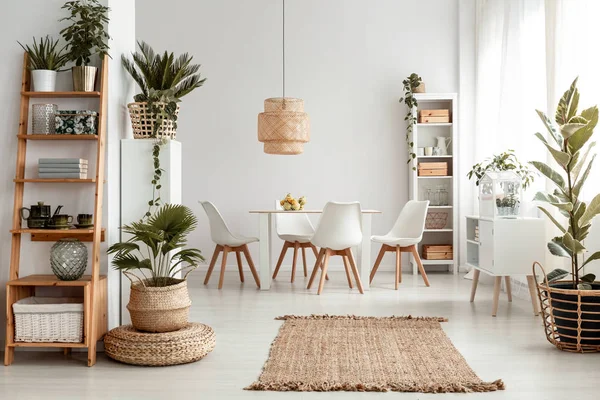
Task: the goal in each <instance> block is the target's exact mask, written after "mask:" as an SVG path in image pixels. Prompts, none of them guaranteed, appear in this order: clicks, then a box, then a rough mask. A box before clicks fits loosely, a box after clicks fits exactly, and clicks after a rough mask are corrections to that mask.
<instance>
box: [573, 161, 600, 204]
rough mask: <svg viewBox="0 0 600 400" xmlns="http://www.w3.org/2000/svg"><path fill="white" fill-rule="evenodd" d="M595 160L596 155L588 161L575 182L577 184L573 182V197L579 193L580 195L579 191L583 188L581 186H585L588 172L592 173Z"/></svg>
mask: <svg viewBox="0 0 600 400" xmlns="http://www.w3.org/2000/svg"><path fill="white" fill-rule="evenodd" d="M595 159H596V154H594V155H593V156H592V159H591V160H590V162H589V163H588V165H587V167H586V168H585V171H584V172H583V174H582V175H581V176H580V177H579V179H578V180H577V182H575V185H574V186H573V194H574V195H575V196H579V193H581V189H582V188H583V185H584V184H585V181H586V180H587V178H588V176H589V175H590V172H591V171H592V166H593V165H594V160H595Z"/></svg>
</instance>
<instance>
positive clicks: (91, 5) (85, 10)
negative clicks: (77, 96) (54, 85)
mask: <svg viewBox="0 0 600 400" xmlns="http://www.w3.org/2000/svg"><path fill="white" fill-rule="evenodd" d="M62 9H64V10H67V11H68V12H69V16H68V17H65V18H62V19H60V20H59V21H69V22H70V23H71V25H70V26H68V27H66V28H64V29H63V30H61V31H60V34H61V35H62V36H63V38H64V39H65V41H66V42H67V46H68V52H69V59H70V61H74V62H75V66H73V67H72V68H71V71H72V73H73V90H74V91H83V92H93V91H94V88H95V86H96V75H97V72H98V68H96V67H94V66H92V65H90V62H91V58H92V56H93V55H96V54H97V55H98V56H100V58H103V57H104V56H105V55H107V54H108V50H109V46H108V40H109V39H110V36H109V35H108V33H107V32H106V29H105V25H106V24H107V23H108V21H109V18H108V11H109V8H108V7H105V6H103V5H102V4H100V3H99V2H98V0H74V1H68V2H66V3H65V4H64V5H63V6H62Z"/></svg>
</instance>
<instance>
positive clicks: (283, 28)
mask: <svg viewBox="0 0 600 400" xmlns="http://www.w3.org/2000/svg"><path fill="white" fill-rule="evenodd" d="M282 2H283V15H282V18H281V20H282V29H281V32H282V39H283V40H282V42H283V49H282V55H283V57H282V59H283V68H282V69H283V97H284V98H285V0H282Z"/></svg>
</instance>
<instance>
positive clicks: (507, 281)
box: [504, 276, 512, 302]
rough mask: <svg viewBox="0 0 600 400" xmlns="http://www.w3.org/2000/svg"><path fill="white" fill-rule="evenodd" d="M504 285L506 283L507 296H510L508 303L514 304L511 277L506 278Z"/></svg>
mask: <svg viewBox="0 0 600 400" xmlns="http://www.w3.org/2000/svg"><path fill="white" fill-rule="evenodd" d="M504 283H506V295H507V296H508V301H509V302H512V289H511V287H510V276H505V277H504Z"/></svg>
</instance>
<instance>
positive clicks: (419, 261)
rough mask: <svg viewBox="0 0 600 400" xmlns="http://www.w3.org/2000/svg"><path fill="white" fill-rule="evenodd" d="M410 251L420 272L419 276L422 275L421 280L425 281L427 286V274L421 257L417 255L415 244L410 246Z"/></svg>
mask: <svg viewBox="0 0 600 400" xmlns="http://www.w3.org/2000/svg"><path fill="white" fill-rule="evenodd" d="M411 252H412V254H413V256H414V257H415V261H416V262H417V266H418V267H419V271H420V272H421V276H422V277H423V282H425V286H427V287H429V279H427V274H426V273H425V268H423V263H422V262H421V257H420V256H419V252H418V251H417V246H415V245H412V246H411Z"/></svg>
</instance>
